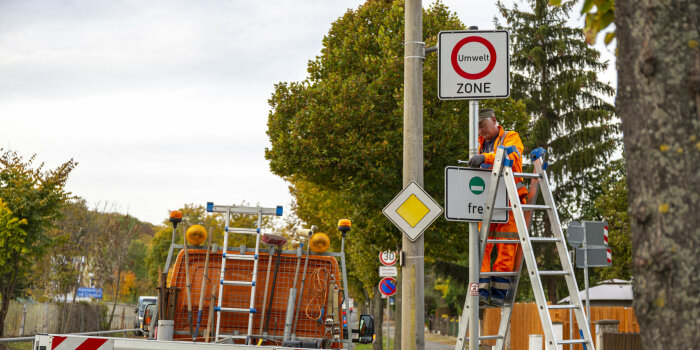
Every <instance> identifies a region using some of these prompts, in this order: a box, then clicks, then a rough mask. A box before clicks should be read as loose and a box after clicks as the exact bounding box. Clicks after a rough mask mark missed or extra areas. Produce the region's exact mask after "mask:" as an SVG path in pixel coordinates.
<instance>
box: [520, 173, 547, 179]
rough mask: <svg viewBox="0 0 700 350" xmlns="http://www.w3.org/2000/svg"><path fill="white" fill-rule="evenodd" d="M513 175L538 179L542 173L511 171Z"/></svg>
mask: <svg viewBox="0 0 700 350" xmlns="http://www.w3.org/2000/svg"><path fill="white" fill-rule="evenodd" d="M513 176H515V177H524V178H528V179H539V178H541V177H542V175H540V174H537V173H513Z"/></svg>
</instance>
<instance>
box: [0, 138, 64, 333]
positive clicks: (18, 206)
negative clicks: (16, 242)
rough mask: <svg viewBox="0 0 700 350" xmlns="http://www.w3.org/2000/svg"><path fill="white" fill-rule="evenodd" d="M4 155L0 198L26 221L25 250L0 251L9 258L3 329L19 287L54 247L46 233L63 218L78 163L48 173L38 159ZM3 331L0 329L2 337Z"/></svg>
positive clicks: (2, 282)
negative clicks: (68, 183)
mask: <svg viewBox="0 0 700 350" xmlns="http://www.w3.org/2000/svg"><path fill="white" fill-rule="evenodd" d="M0 152H2V153H1V154H0V198H2V200H3V201H5V203H6V204H7V207H8V208H9V209H10V210H11V211H12V213H14V216H15V217H17V218H19V219H20V220H26V225H25V226H24V227H23V230H24V232H25V233H26V235H25V236H24V238H23V239H22V240H21V243H20V244H21V248H20V249H19V250H18V249H17V246H2V247H0V256H8V257H9V259H7V260H5V261H4V262H3V263H4V264H3V266H0V294H1V295H2V303H1V305H0V325H3V324H4V321H5V316H6V315H7V309H8V307H9V305H10V300H11V299H12V298H13V297H15V293H16V292H17V290H16V287H17V286H18V285H19V283H22V282H23V280H24V278H25V277H26V275H27V272H28V271H29V270H30V268H31V267H32V266H33V263H34V261H36V260H38V258H39V257H41V256H42V254H43V253H44V251H45V248H46V247H48V246H49V245H50V244H51V241H52V240H51V238H50V237H48V236H47V235H46V234H45V232H46V230H48V229H49V228H50V227H51V226H52V225H53V222H55V220H56V219H58V218H59V217H60V215H61V207H62V206H63V205H64V204H65V202H66V201H67V199H68V198H69V195H70V194H69V193H68V192H67V191H65V189H64V187H65V184H66V181H67V180H68V175H69V174H70V172H71V171H72V170H73V168H74V167H75V166H76V165H77V163H76V162H74V161H73V160H72V159H71V160H69V161H68V162H65V163H63V164H61V165H59V166H58V167H57V168H56V169H53V170H44V167H43V164H40V165H39V166H37V167H36V168H34V167H33V164H32V163H33V162H34V159H35V156H32V157H30V158H29V159H26V160H25V159H24V158H22V157H21V156H20V155H18V154H17V153H16V152H13V151H5V150H3V149H0ZM2 328H3V327H2V326H0V337H2V335H3V329H2Z"/></svg>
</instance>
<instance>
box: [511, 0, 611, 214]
mask: <svg viewBox="0 0 700 350" xmlns="http://www.w3.org/2000/svg"><path fill="white" fill-rule="evenodd" d="M575 4H576V1H564V2H562V4H561V6H557V7H551V6H548V1H547V0H528V1H527V5H528V7H529V8H527V9H521V8H519V7H518V6H517V5H516V6H514V7H513V8H512V9H509V8H506V7H505V6H504V5H503V3H500V2H499V3H498V7H499V10H500V12H501V15H502V16H503V17H504V18H505V21H506V28H508V29H509V30H510V31H511V33H512V35H511V38H512V48H513V49H512V52H513V53H512V56H511V67H512V69H513V74H512V77H513V79H512V90H511V91H512V96H513V97H514V98H517V99H522V100H523V101H524V102H525V105H526V107H527V111H528V113H529V114H530V115H531V116H532V118H533V119H532V123H531V127H530V134H529V135H528V139H527V142H526V148H527V149H534V148H536V147H543V148H545V149H546V150H547V160H548V162H549V168H548V171H549V174H550V178H552V180H553V181H554V182H555V183H556V189H555V198H556V199H557V201H558V203H560V204H559V207H560V209H561V210H560V211H561V213H560V215H562V214H563V215H565V217H566V214H568V213H571V215H575V213H576V212H578V211H580V210H581V206H582V203H586V202H589V201H591V200H593V199H594V196H591V193H590V192H591V190H590V188H591V187H592V186H596V179H594V178H592V176H594V175H595V173H596V170H599V169H603V168H605V165H606V163H607V160H608V159H609V158H610V156H611V155H612V154H613V152H614V151H615V150H616V146H618V145H619V141H618V138H619V123H618V122H617V121H615V120H614V107H613V106H612V105H611V104H610V103H608V102H606V100H605V99H606V98H610V97H611V96H613V94H614V89H613V88H612V87H611V86H609V85H607V84H605V83H603V82H601V81H600V80H599V79H598V74H599V73H600V72H602V71H603V70H604V69H605V68H607V66H608V64H607V62H600V53H599V52H598V51H596V50H595V49H594V48H591V47H589V46H588V45H587V44H586V42H585V40H584V39H585V38H584V34H583V32H582V31H581V29H579V28H572V27H569V26H568V25H567V21H568V19H569V16H570V13H571V9H572V7H573V6H574V5H575Z"/></svg>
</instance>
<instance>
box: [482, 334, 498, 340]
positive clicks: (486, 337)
mask: <svg viewBox="0 0 700 350" xmlns="http://www.w3.org/2000/svg"><path fill="white" fill-rule="evenodd" d="M493 339H503V336H502V335H484V336H479V340H493Z"/></svg>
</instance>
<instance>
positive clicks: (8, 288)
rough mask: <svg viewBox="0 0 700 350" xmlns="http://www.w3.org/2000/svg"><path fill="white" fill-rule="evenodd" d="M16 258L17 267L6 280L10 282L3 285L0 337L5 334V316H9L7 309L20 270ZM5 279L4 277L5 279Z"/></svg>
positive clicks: (0, 307)
mask: <svg viewBox="0 0 700 350" xmlns="http://www.w3.org/2000/svg"><path fill="white" fill-rule="evenodd" d="M16 261H17V259H15V269H14V271H12V276H11V277H10V279H9V280H6V281H7V282H8V284H5V285H3V288H2V290H0V292H2V306H0V338H2V337H4V336H5V317H7V310H9V309H10V300H12V297H13V296H14V294H15V284H16V282H17V270H19V266H17V265H18V263H17V262H16ZM3 280H4V279H3Z"/></svg>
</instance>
